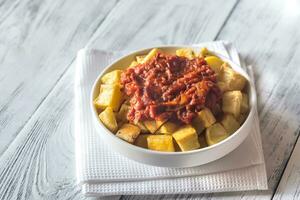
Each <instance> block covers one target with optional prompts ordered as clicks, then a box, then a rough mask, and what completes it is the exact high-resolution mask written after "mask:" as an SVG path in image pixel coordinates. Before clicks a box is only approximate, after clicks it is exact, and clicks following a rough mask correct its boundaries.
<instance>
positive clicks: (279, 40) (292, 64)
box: [124, 0, 300, 199]
mask: <svg viewBox="0 0 300 200" xmlns="http://www.w3.org/2000/svg"><path fill="white" fill-rule="evenodd" d="M254 5H255V6H254ZM299 9H300V6H299V4H297V2H296V3H295V2H294V3H293V1H280V0H276V1H272V2H267V1H259V0H257V1H241V2H239V4H238V5H237V6H236V9H235V10H234V11H233V13H232V15H231V16H230V18H229V19H228V21H227V22H226V24H225V25H224V28H223V29H222V30H221V31H220V34H219V35H218V38H217V39H228V40H230V41H233V42H234V43H235V45H236V46H237V47H238V49H239V50H240V51H241V53H242V55H243V56H244V57H245V58H246V62H247V63H248V64H252V65H254V69H255V76H256V80H257V83H256V84H257V90H258V107H259V114H260V122H261V130H262V140H263V149H264V155H265V160H266V164H267V173H268V181H269V187H270V190H268V191H264V192H257V191H253V192H242V193H226V194H224V193H223V194H222V193H221V194H208V195H172V196H163V197H162V198H163V199H271V198H272V197H273V194H274V191H275V189H276V187H277V184H278V183H279V181H280V177H281V175H282V173H283V170H284V169H285V166H286V163H287V161H288V159H289V157H290V155H291V153H292V150H293V147H294V144H295V141H296V139H297V137H299V129H300V106H299V104H300V102H299V99H300V83H299V79H300V69H299V67H298V66H300V58H299V56H297V55H299V54H300V48H299V43H300V29H299V28H298V27H297V26H296V24H300V15H299V12H298V11H299ZM298 152H299V150H298ZM294 154H295V155H293V156H292V158H294V157H297V159H299V153H297V149H295V151H294ZM294 163H295V160H294V159H292V160H291V164H290V165H292V166H294V167H295V165H294ZM290 168H292V169H290ZM290 168H287V172H286V173H292V174H293V175H294V176H293V178H286V176H285V175H284V176H283V180H282V181H283V183H281V184H280V186H279V189H278V191H277V193H276V194H275V199H276V198H282V199H288V198H289V197H290V196H289V195H291V193H292V195H293V198H294V199H299V177H298V176H299V168H297V167H296V168H294V169H293V167H290ZM297 175H298V176H297ZM287 176H288V177H289V175H287ZM285 181H289V183H288V184H289V185H288V186H286V183H287V182H285ZM285 186H286V187H285ZM283 190H284V192H283V193H282V191H283ZM290 190H292V191H290ZM290 192H291V193H290ZM151 198H153V199H154V198H155V197H149V199H151ZM124 199H139V197H133V198H127V197H124Z"/></svg>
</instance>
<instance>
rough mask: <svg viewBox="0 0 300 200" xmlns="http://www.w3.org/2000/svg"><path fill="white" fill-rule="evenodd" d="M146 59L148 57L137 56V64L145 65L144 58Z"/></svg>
mask: <svg viewBox="0 0 300 200" xmlns="http://www.w3.org/2000/svg"><path fill="white" fill-rule="evenodd" d="M145 57H146V55H143V56H137V57H136V62H137V63H138V64H142V63H144V62H143V61H144V58H145Z"/></svg>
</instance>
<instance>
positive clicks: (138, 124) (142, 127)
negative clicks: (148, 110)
mask: <svg viewBox="0 0 300 200" xmlns="http://www.w3.org/2000/svg"><path fill="white" fill-rule="evenodd" d="M135 125H136V126H138V127H139V128H140V129H141V132H142V133H149V130H148V129H147V128H146V126H145V125H144V124H143V123H142V122H136V123H135Z"/></svg>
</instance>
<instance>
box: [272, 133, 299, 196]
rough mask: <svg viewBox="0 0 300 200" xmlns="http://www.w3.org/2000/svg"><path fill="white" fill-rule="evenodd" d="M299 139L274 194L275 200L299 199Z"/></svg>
mask: <svg viewBox="0 0 300 200" xmlns="http://www.w3.org/2000/svg"><path fill="white" fill-rule="evenodd" d="M299 158H300V140H299V138H298V142H297V144H296V146H295V148H294V151H293V154H292V156H291V158H290V160H289V162H288V165H287V167H286V169H285V171H284V174H283V176H282V178H281V180H280V184H279V186H278V188H277V190H276V193H275V195H274V199H275V200H279V199H280V200H281V199H282V200H284V199H291V200H292V199H293V200H297V199H300V159H299Z"/></svg>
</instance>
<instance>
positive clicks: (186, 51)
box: [176, 48, 195, 60]
mask: <svg viewBox="0 0 300 200" xmlns="http://www.w3.org/2000/svg"><path fill="white" fill-rule="evenodd" d="M176 56H181V57H186V58H187V59H189V60H192V59H194V58H195V53H194V51H193V49H191V48H183V49H177V50H176Z"/></svg>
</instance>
